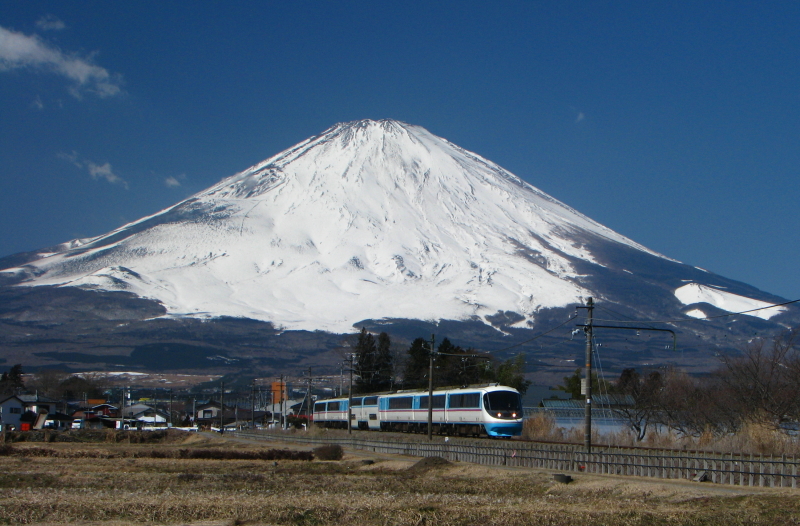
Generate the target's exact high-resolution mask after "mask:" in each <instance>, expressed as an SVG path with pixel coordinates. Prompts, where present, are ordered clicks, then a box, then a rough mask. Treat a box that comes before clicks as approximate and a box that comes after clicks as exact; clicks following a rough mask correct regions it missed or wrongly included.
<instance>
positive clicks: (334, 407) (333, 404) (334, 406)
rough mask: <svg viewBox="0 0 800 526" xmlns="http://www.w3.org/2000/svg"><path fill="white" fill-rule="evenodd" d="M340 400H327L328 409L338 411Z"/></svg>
mask: <svg viewBox="0 0 800 526" xmlns="http://www.w3.org/2000/svg"><path fill="white" fill-rule="evenodd" d="M340 405H341V402H328V411H339V406H340Z"/></svg>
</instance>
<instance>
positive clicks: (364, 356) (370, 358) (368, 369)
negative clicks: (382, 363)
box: [353, 327, 378, 393]
mask: <svg viewBox="0 0 800 526" xmlns="http://www.w3.org/2000/svg"><path fill="white" fill-rule="evenodd" d="M355 351H356V356H355V363H354V369H355V371H354V373H355V374H356V376H357V378H356V382H355V383H356V384H355V386H353V392H354V393H369V392H371V387H372V384H373V381H374V376H375V374H376V372H377V371H376V362H377V354H378V350H377V347H376V346H375V338H373V337H372V334H370V333H369V332H367V329H366V327H362V328H361V332H360V333H359V335H358V340H357V342H356V348H355Z"/></svg>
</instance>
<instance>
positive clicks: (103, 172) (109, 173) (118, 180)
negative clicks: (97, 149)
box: [86, 161, 128, 190]
mask: <svg viewBox="0 0 800 526" xmlns="http://www.w3.org/2000/svg"><path fill="white" fill-rule="evenodd" d="M86 168H88V169H89V175H91V176H92V179H105V180H106V181H108V182H109V183H111V184H121V185H122V186H124V187H125V189H126V190H127V189H128V183H127V182H126V181H125V180H124V179H123V178H122V177H120V176H118V175H117V174H115V173H114V171H113V170H112V169H111V163H105V164H103V165H98V164H95V163H93V162H92V161H86Z"/></svg>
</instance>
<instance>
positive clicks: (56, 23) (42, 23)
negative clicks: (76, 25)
mask: <svg viewBox="0 0 800 526" xmlns="http://www.w3.org/2000/svg"><path fill="white" fill-rule="evenodd" d="M36 27H38V28H39V29H41V30H42V31H61V30H62V29H64V28H65V27H67V25H66V24H65V23H64V22H62V21H61V20H59V19H58V18H56V17H54V16H53V15H44V16H43V17H42V18H40V19H39V20H37V21H36Z"/></svg>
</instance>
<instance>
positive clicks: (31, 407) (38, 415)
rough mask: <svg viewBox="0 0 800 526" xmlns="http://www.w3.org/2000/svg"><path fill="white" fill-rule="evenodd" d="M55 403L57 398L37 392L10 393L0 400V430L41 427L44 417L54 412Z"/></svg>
mask: <svg viewBox="0 0 800 526" xmlns="http://www.w3.org/2000/svg"><path fill="white" fill-rule="evenodd" d="M57 404H58V401H57V400H53V399H52V398H47V397H45V396H39V395H38V394H32V395H25V394H19V395H11V396H9V397H7V398H5V399H4V400H0V431H11V430H22V431H26V430H30V429H33V428H41V427H43V426H44V424H45V418H44V417H45V416H46V415H48V414H50V413H55V412H56V405H57ZM23 428H25V429H23Z"/></svg>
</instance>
